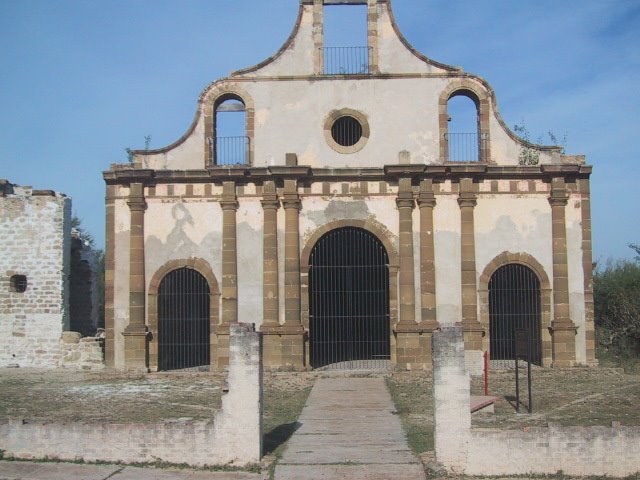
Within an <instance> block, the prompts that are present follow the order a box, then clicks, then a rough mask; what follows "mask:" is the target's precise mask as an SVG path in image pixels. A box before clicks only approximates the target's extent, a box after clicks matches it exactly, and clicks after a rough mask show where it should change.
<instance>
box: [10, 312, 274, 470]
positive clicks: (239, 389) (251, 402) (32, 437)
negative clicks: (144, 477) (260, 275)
mask: <svg viewBox="0 0 640 480" xmlns="http://www.w3.org/2000/svg"><path fill="white" fill-rule="evenodd" d="M229 355H230V358H229V377H228V385H229V393H227V394H226V395H225V396H224V397H223V398H222V409H221V410H219V411H218V412H217V413H216V415H215V417H214V418H213V419H211V420H203V421H182V420H176V421H166V422H162V423H151V424H139V423H127V424H115V423H70V424H67V423H44V422H29V421H28V420H26V419H25V420H23V419H15V420H11V421H9V422H6V423H3V424H0V449H1V450H4V456H5V458H6V457H16V458H30V459H38V458H44V457H48V458H50V459H61V460H78V459H83V460H85V461H107V462H123V463H133V462H158V461H162V462H170V463H180V464H182V463H187V464H189V465H195V466H202V465H224V464H234V465H247V464H252V463H257V462H259V461H260V457H261V453H262V338H261V334H260V333H258V332H256V331H255V330H254V328H253V326H249V325H245V324H236V325H232V326H231V338H230V353H229Z"/></svg>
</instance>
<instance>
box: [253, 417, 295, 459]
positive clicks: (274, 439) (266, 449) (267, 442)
mask: <svg viewBox="0 0 640 480" xmlns="http://www.w3.org/2000/svg"><path fill="white" fill-rule="evenodd" d="M301 426H302V424H301V423H300V422H291V423H285V424H282V425H278V426H277V427H275V428H273V429H271V430H270V431H269V432H267V433H265V434H264V437H262V441H263V445H262V449H263V453H264V454H265V455H267V454H269V453H272V452H273V451H275V449H276V448H278V447H279V446H280V445H283V444H285V443H286V442H287V440H289V439H290V438H291V435H293V434H294V432H295V431H296V430H298V429H299V428H300V427H301Z"/></svg>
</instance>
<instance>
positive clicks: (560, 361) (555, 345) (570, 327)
mask: <svg viewBox="0 0 640 480" xmlns="http://www.w3.org/2000/svg"><path fill="white" fill-rule="evenodd" d="M576 330H577V329H576V326H575V325H574V324H573V322H562V323H552V324H551V343H552V349H553V362H552V364H551V366H552V367H556V368H564V367H573V366H575V365H576Z"/></svg>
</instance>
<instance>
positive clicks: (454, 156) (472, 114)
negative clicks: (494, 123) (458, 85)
mask: <svg viewBox="0 0 640 480" xmlns="http://www.w3.org/2000/svg"><path fill="white" fill-rule="evenodd" d="M447 114H448V117H449V118H448V127H447V133H445V140H446V141H447V145H448V159H449V161H450V162H477V161H480V160H482V150H483V142H484V140H485V139H484V138H483V136H482V135H481V133H480V111H479V108H478V100H477V98H476V97H475V95H473V94H472V93H471V92H467V91H466V90H461V91H458V92H455V93H454V94H453V95H452V96H451V97H450V98H449V101H448V102H447Z"/></svg>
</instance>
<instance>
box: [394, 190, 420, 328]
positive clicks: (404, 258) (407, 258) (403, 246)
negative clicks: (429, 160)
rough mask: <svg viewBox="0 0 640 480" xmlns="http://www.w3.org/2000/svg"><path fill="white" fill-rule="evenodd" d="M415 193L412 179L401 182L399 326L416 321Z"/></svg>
mask: <svg viewBox="0 0 640 480" xmlns="http://www.w3.org/2000/svg"><path fill="white" fill-rule="evenodd" d="M414 204H415V202H414V200H413V191H412V190H411V179H410V178H401V179H400V181H399V191H398V198H396V205H397V206H398V214H399V216H400V232H399V233H400V248H399V254H400V262H399V263H400V274H399V277H400V278H399V280H400V281H399V284H400V322H399V325H407V324H408V325H412V324H415V321H416V305H415V304H416V298H415V276H414V275H415V273H414V264H413V221H412V215H413V207H414Z"/></svg>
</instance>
